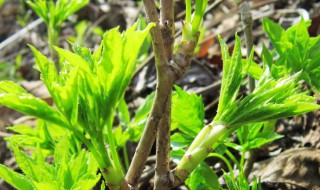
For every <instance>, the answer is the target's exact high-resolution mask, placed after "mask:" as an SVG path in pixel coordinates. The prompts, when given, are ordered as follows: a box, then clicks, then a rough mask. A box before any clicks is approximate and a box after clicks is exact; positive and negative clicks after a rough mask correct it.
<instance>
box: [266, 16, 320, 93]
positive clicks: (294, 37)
mask: <svg viewBox="0 0 320 190" xmlns="http://www.w3.org/2000/svg"><path fill="white" fill-rule="evenodd" d="M310 23H311V21H304V20H303V19H302V20H301V21H300V23H298V24H296V25H294V26H292V27H290V28H289V29H287V30H284V29H283V28H282V27H281V26H280V25H279V24H276V23H274V22H272V21H271V20H269V19H264V20H263V29H264V31H265V32H266V34H267V36H268V37H269V39H270V40H271V42H272V45H273V46H274V48H275V50H276V53H277V54H278V58H277V59H276V60H275V61H274V60H273V57H274V56H275V52H270V51H269V50H268V49H267V48H266V47H264V48H263V52H262V56H263V58H264V62H265V64H267V65H268V66H269V68H270V71H271V74H272V76H273V77H274V78H275V79H279V78H281V77H283V76H285V75H286V76H289V75H291V74H293V73H297V72H301V76H300V77H301V78H302V79H303V80H305V81H306V82H307V83H308V84H310V85H311V86H312V87H313V88H314V89H315V90H317V91H318V92H320V84H319V80H320V67H319V66H320V64H319V63H320V55H319V48H320V36H318V37H310V36H309V33H308V27H309V26H310Z"/></svg>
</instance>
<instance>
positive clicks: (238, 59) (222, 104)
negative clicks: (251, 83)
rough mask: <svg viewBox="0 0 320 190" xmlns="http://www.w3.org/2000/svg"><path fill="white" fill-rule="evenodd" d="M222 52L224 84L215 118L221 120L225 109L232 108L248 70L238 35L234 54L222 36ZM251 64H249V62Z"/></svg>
mask: <svg viewBox="0 0 320 190" xmlns="http://www.w3.org/2000/svg"><path fill="white" fill-rule="evenodd" d="M220 45H221V53H222V60H223V73H222V77H223V78H222V84H221V90H220V99H219V105H218V110H217V115H216V117H215V119H217V120H220V118H223V117H224V114H226V113H225V112H224V110H226V109H231V107H233V106H234V105H233V104H234V102H235V100H236V98H237V96H238V91H239V88H240V85H241V83H242V80H243V78H244V76H245V75H246V72H247V70H246V69H244V67H243V66H242V54H241V48H240V39H239V37H238V36H237V35H236V43H235V46H234V50H233V53H232V56H230V55H229V53H228V49H229V48H228V46H227V45H226V43H225V42H224V41H223V40H222V39H221V38H220ZM248 66H249V64H248Z"/></svg>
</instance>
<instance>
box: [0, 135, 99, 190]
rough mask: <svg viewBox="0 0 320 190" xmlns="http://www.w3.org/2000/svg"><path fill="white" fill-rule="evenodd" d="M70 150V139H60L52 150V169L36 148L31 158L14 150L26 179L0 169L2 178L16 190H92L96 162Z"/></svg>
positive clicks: (95, 177) (14, 147) (18, 150)
mask: <svg viewBox="0 0 320 190" xmlns="http://www.w3.org/2000/svg"><path fill="white" fill-rule="evenodd" d="M69 147H70V143H69V139H68V138H67V137H65V138H62V139H61V140H60V141H59V143H58V144H57V146H56V148H55V152H54V163H55V164H54V165H51V164H49V163H47V162H46V161H45V157H44V156H43V153H42V151H41V149H40V147H39V146H38V147H37V149H36V150H35V152H34V156H33V157H30V156H28V155H27V154H26V153H24V152H23V151H21V150H20V149H19V148H18V147H17V146H13V150H14V155H15V159H16V161H17V163H18V165H19V167H20V169H21V170H22V171H23V173H24V174H25V175H23V174H20V173H17V172H14V171H13V170H10V169H9V168H7V167H6V166H4V165H0V174H1V178H2V179H4V180H5V181H6V182H8V183H9V184H10V185H12V186H13V187H15V188H17V189H19V190H34V189H57V190H59V189H61V190H62V189H70V190H71V189H74V190H76V189H77V190H79V189H83V190H87V189H92V188H93V187H94V186H95V185H96V183H97V182H98V181H99V180H100V174H97V170H98V164H97V162H96V161H95V159H94V158H93V157H92V155H91V154H90V153H88V152H86V151H85V150H82V151H81V152H79V153H78V154H75V153H72V152H71V151H70V149H69Z"/></svg>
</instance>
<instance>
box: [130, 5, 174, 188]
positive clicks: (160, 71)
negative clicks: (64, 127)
mask: <svg viewBox="0 0 320 190" xmlns="http://www.w3.org/2000/svg"><path fill="white" fill-rule="evenodd" d="M143 2H144V5H145V11H146V13H147V16H148V19H149V22H155V23H156V27H154V28H152V29H151V31H150V32H151V36H152V45H153V50H154V54H155V62H156V68H157V89H156V95H155V100H154V104H153V106H152V110H151V112H150V115H149V118H148V122H147V125H146V127H145V129H144V131H143V134H142V137H141V139H140V141H139V144H138V146H137V149H136V152H135V154H134V156H133V160H132V162H131V164H130V167H129V170H128V173H127V175H126V179H127V181H128V183H129V184H130V185H131V186H132V187H133V188H135V187H136V186H137V184H138V180H139V178H140V175H141V173H142V171H143V169H144V166H145V163H146V161H147V158H148V155H149V153H150V151H151V148H152V145H153V143H154V141H155V136H156V133H157V129H158V126H159V123H160V120H161V118H162V117H163V115H164V114H165V111H166V110H167V109H166V106H167V105H168V101H169V102H170V98H171V90H172V86H173V83H174V77H173V75H172V74H170V73H168V71H169V69H168V68H169V67H168V59H167V56H166V51H165V48H164V42H163V38H162V33H161V28H160V24H159V21H158V14H157V10H156V6H155V3H154V1H153V0H144V1H143Z"/></svg>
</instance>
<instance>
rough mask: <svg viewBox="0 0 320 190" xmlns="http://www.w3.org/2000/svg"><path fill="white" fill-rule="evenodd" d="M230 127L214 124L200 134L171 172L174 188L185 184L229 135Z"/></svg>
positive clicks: (220, 123)
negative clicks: (217, 143) (217, 144)
mask: <svg viewBox="0 0 320 190" xmlns="http://www.w3.org/2000/svg"><path fill="white" fill-rule="evenodd" d="M229 129H230V127H229V126H228V125H226V124H225V123H222V122H213V123H211V124H209V125H207V126H205V127H204V128H202V130H201V131H200V132H199V134H198V135H197V137H196V138H195V139H194V141H193V142H192V144H191V145H190V147H189V148H188V150H187V152H186V153H185V154H184V156H183V157H182V159H181V160H180V162H179V164H178V165H177V167H176V168H175V169H174V170H172V171H171V173H170V175H171V176H170V178H171V179H173V181H172V184H173V186H178V185H180V184H181V183H182V182H184V181H185V180H186V179H187V177H188V176H189V175H190V173H191V172H192V171H193V170H194V169H195V168H196V167H197V166H198V164H200V162H202V161H203V160H204V159H205V158H206V157H207V156H208V154H209V153H210V152H211V150H212V146H213V145H214V144H215V143H216V142H218V141H219V140H220V139H221V138H224V137H225V136H226V134H228V132H229Z"/></svg>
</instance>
